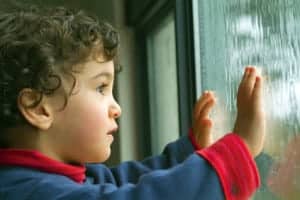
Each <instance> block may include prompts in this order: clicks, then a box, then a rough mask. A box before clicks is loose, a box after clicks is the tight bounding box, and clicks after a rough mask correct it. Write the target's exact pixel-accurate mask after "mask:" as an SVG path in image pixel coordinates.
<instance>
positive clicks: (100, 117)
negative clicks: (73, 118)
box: [78, 104, 107, 134]
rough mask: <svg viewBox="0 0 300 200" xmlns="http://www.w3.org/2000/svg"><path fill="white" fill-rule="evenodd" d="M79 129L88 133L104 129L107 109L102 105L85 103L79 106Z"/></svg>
mask: <svg viewBox="0 0 300 200" xmlns="http://www.w3.org/2000/svg"><path fill="white" fill-rule="evenodd" d="M79 113H80V122H78V123H81V125H80V129H82V130H80V131H83V132H87V133H89V134H92V133H95V132H99V131H100V130H101V129H104V130H105V129H106V121H107V114H106V113H107V111H106V110H105V109H104V108H103V107H100V106H98V107H95V106H92V105H91V104H87V105H86V106H84V107H81V108H80V112H79Z"/></svg>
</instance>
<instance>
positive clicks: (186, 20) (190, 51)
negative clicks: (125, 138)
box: [126, 0, 196, 157]
mask: <svg viewBox="0 0 300 200" xmlns="http://www.w3.org/2000/svg"><path fill="white" fill-rule="evenodd" d="M126 5H127V8H126V11H127V12H126V19H127V24H128V25H129V26H131V27H133V28H134V31H135V35H136V41H137V51H136V53H137V58H139V60H138V61H137V63H138V66H146V67H137V68H136V75H137V77H136V78H137V81H138V82H139V85H140V87H139V88H137V95H138V96H139V99H138V105H137V107H138V110H139V112H138V119H140V121H139V122H137V124H138V126H139V128H138V130H141V133H139V135H138V143H139V147H138V149H140V150H141V156H142V157H146V156H149V155H151V125H150V102H149V90H148V88H149V84H148V81H149V80H148V74H147V71H148V70H147V68H148V66H147V63H148V62H147V52H146V51H147V46H146V36H147V33H149V32H151V31H152V30H154V29H155V28H156V27H157V26H158V25H159V23H160V22H161V21H162V20H163V19H164V18H165V17H167V16H168V15H169V14H170V12H174V17H175V40H176V63H177V83H178V85H177V88H178V106H179V108H178V111H179V113H178V114H179V119H178V121H179V131H180V132H179V135H185V134H187V133H188V130H189V128H190V127H191V125H192V112H193V107H194V104H195V99H196V89H195V88H196V87H195V82H196V80H195V60H194V33H193V14H192V1H191V0H147V1H145V2H144V4H143V5H141V3H140V1H138V2H137V1H136V0H127V3H126ZM145 80H146V81H145ZM170 142H171V141H170Z"/></svg>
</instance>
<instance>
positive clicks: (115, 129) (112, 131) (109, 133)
mask: <svg viewBox="0 0 300 200" xmlns="http://www.w3.org/2000/svg"><path fill="white" fill-rule="evenodd" d="M117 131H118V127H116V128H114V129H112V130H111V131H109V132H108V133H107V134H108V135H113V134H114V133H115V132H117Z"/></svg>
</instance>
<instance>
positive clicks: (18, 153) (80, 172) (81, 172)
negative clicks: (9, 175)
mask: <svg viewBox="0 0 300 200" xmlns="http://www.w3.org/2000/svg"><path fill="white" fill-rule="evenodd" d="M0 158H1V159H0V166H3V165H6V166H8V165H10V166H11V165H13V166H21V167H30V168H33V169H37V170H40V171H44V172H49V173H55V174H61V175H64V176H67V177H69V178H70V179H72V180H74V181H75V182H78V183H83V181H84V180H85V167H84V165H69V164H65V163H62V162H59V161H56V160H53V159H51V158H48V157H46V156H45V155H43V154H41V153H39V152H38V151H33V150H19V149H0Z"/></svg>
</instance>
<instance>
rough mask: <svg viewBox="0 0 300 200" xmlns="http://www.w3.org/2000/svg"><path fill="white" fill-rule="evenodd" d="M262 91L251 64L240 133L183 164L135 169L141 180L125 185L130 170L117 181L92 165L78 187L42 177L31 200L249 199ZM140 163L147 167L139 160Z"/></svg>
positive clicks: (255, 179)
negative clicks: (144, 171) (84, 179)
mask: <svg viewBox="0 0 300 200" xmlns="http://www.w3.org/2000/svg"><path fill="white" fill-rule="evenodd" d="M261 90H262V85H261V78H260V77H259V76H258V75H257V73H256V71H255V69H254V68H247V70H246V73H245V75H244V77H243V80H242V83H241V85H240V88H239V92H238V109H239V111H238V116H237V120H236V124H235V129H234V131H236V133H232V134H228V135H226V136H225V137H223V138H222V139H220V140H219V141H217V142H216V143H215V144H213V145H211V146H210V147H207V148H205V149H203V150H199V151H197V154H198V155H197V154H193V155H191V156H189V157H188V158H187V159H186V160H185V161H184V162H182V163H181V164H177V165H176V166H174V167H172V168H169V169H165V170H154V171H151V172H149V173H147V174H144V175H142V176H141V174H134V173H132V174H131V175H130V176H136V177H137V182H132V183H130V181H129V182H127V183H124V184H120V183H119V180H122V179H123V177H122V175H125V176H126V177H128V176H129V175H128V174H127V172H126V169H125V170H124V169H122V168H120V170H121V171H122V170H124V172H125V173H119V174H118V176H119V179H115V176H116V171H110V170H109V169H108V168H105V167H103V168H101V167H96V166H91V168H88V171H87V174H89V175H90V176H89V177H93V179H92V181H88V182H86V183H85V184H84V185H76V186H74V184H72V182H71V181H69V182H68V181H66V180H65V183H64V184H62V183H60V184H55V183H56V182H57V181H59V179H58V178H57V177H56V178H53V180H45V179H43V180H42V181H41V182H39V183H38V184H35V185H34V186H35V187H38V188H36V189H35V192H33V193H32V196H30V197H32V198H30V199H47V198H48V199H51V198H52V199H59V198H58V197H60V198H61V199H91V200H96V199H107V200H116V199H118V200H120V199H123V200H127V199H128V200H129V199H130V200H140V199H143V200H150V199H151V200H152V199H156V200H182V199H189V200H196V199H230V200H245V199H248V198H249V197H250V196H251V195H252V194H253V192H254V191H255V189H257V188H258V186H259V182H260V180H259V175H258V171H257V168H256V165H255V162H254V160H253V157H254V156H256V155H257V154H258V153H259V152H260V151H261V144H262V143H263V136H264V113H263V112H262V110H261V109H262V106H261ZM199 155H200V156H199ZM166 161H168V160H166ZM136 165H137V166H138V168H139V169H142V168H143V165H140V163H136ZM49 179H50V178H49ZM88 180H91V179H88ZM51 181H53V182H51ZM31 186H33V185H31ZM54 186H55V187H54ZM53 187H54V188H53ZM51 188H52V189H51ZM41 197H45V198H41ZM46 197H47V198H46Z"/></svg>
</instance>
